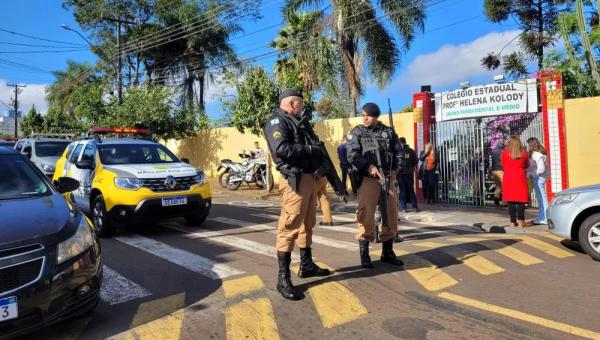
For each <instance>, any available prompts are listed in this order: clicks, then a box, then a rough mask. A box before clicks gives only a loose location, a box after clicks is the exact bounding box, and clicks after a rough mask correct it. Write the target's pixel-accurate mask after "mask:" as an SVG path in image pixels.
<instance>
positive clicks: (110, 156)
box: [53, 129, 212, 237]
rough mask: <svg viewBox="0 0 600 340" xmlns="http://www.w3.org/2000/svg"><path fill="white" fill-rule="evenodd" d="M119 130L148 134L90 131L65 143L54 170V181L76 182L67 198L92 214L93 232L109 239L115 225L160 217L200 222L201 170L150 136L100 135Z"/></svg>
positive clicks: (206, 205)
mask: <svg viewBox="0 0 600 340" xmlns="http://www.w3.org/2000/svg"><path fill="white" fill-rule="evenodd" d="M121 132H122V133H123V134H127V135H130V134H135V133H136V132H139V133H140V134H145V133H147V131H145V130H135V129H92V133H94V135H93V136H92V137H91V138H89V139H82V140H78V141H75V142H73V143H72V144H71V145H69V146H68V147H67V150H66V151H65V152H64V153H63V156H62V157H61V159H59V161H58V162H57V168H56V172H55V173H54V178H53V180H54V181H56V180H57V179H58V178H59V177H61V176H68V177H72V178H75V179H77V180H78V181H79V183H80V184H81V187H80V188H79V189H78V190H76V191H73V192H71V193H70V194H69V200H70V201H71V202H72V203H73V204H74V205H75V206H77V207H79V208H80V209H81V210H83V211H84V212H86V213H88V214H89V215H90V216H91V217H92V219H93V223H94V227H95V229H96V232H97V233H98V235H99V236H100V237H109V236H111V235H112V234H113V232H114V231H115V228H116V227H117V226H122V225H126V224H128V223H131V222H143V221H155V220H157V219H163V218H172V217H183V218H185V220H186V221H187V222H188V223H189V224H191V225H199V224H201V223H203V222H204V220H206V218H207V216H208V214H209V212H210V207H211V204H212V199H211V191H210V185H209V184H208V181H206V177H205V175H204V173H203V172H202V171H201V170H198V169H196V168H194V167H192V166H191V165H189V164H187V163H186V162H184V161H183V160H180V159H178V158H177V157H176V156H175V155H174V154H173V153H172V152H171V151H169V149H167V148H166V147H165V146H163V145H161V144H159V143H155V142H153V141H151V140H146V139H139V138H138V139H136V138H108V139H101V138H100V136H99V134H105V133H111V134H120V133H121Z"/></svg>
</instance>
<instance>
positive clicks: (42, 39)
mask: <svg viewBox="0 0 600 340" xmlns="http://www.w3.org/2000/svg"><path fill="white" fill-rule="evenodd" d="M0 32H6V33H10V34H15V35H19V36H22V37H26V38H29V39H36V40H41V41H47V42H53V43H57V44H66V45H74V46H85V45H82V44H76V43H71V42H66V41H60V40H51V39H46V38H41V37H36V36H33V35H29V34H24V33H19V32H15V31H11V30H7V29H4V28H0Z"/></svg>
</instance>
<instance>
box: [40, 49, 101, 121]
mask: <svg viewBox="0 0 600 340" xmlns="http://www.w3.org/2000/svg"><path fill="white" fill-rule="evenodd" d="M52 73H53V74H54V76H55V77H56V81H54V83H52V84H50V85H48V86H47V87H46V99H47V100H48V103H49V104H50V106H52V107H54V108H56V109H58V110H59V111H61V112H63V113H65V114H67V115H69V116H70V117H74V112H75V104H74V103H73V96H72V94H73V93H74V92H75V90H76V89H77V86H80V85H81V84H83V83H85V82H87V81H91V80H96V76H95V74H96V72H95V69H94V66H92V65H91V64H89V63H79V62H76V61H73V60H68V61H67V69H66V70H65V71H54V72H52ZM85 75H87V77H86V78H85V79H82V77H83V76H85ZM74 85H75V86H74Z"/></svg>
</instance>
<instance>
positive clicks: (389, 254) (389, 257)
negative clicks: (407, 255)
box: [381, 239, 404, 266]
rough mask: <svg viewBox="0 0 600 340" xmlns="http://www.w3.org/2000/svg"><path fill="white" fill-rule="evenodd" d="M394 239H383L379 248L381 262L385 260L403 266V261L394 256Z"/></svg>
mask: <svg viewBox="0 0 600 340" xmlns="http://www.w3.org/2000/svg"><path fill="white" fill-rule="evenodd" d="M393 247H394V240H393V239H392V240H387V241H383V248H382V250H381V262H387V263H391V264H394V265H396V266H403V265H404V262H402V261H401V260H400V259H398V258H397V257H396V254H395V253H394V249H393Z"/></svg>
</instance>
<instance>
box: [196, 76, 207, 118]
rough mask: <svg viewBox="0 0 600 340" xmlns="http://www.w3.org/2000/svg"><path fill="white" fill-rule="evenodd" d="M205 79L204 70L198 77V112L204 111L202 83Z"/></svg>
mask: <svg viewBox="0 0 600 340" xmlns="http://www.w3.org/2000/svg"><path fill="white" fill-rule="evenodd" d="M205 79H206V78H205V74H204V71H202V74H201V75H200V77H199V79H198V82H199V83H200V84H199V86H198V109H199V110H200V112H204V87H205V86H206V84H205V83H204V81H205Z"/></svg>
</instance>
